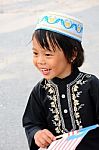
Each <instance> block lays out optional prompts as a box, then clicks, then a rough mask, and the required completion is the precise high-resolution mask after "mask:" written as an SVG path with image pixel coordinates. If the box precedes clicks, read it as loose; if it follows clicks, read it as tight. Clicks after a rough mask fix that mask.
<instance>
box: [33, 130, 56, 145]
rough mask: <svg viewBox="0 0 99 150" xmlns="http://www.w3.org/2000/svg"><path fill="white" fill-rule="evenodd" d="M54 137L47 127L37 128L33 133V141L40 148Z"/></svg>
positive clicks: (49, 142)
mask: <svg viewBox="0 0 99 150" xmlns="http://www.w3.org/2000/svg"><path fill="white" fill-rule="evenodd" d="M55 139H56V138H55V136H54V135H53V134H52V133H51V132H50V131H49V130H47V129H43V130H39V131H37V132H36V133H35V135H34V140H35V143H36V144H37V146H38V147H41V148H45V147H47V146H48V145H49V144H51V143H52V141H54V140H55Z"/></svg>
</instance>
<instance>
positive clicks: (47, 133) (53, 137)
mask: <svg viewBox="0 0 99 150" xmlns="http://www.w3.org/2000/svg"><path fill="white" fill-rule="evenodd" d="M43 132H44V133H45V134H46V136H47V137H48V139H50V140H51V141H53V140H55V139H56V137H55V136H54V135H53V134H52V133H51V132H50V131H49V130H47V129H44V130H43Z"/></svg>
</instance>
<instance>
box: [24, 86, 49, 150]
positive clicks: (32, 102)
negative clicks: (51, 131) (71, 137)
mask: <svg viewBox="0 0 99 150" xmlns="http://www.w3.org/2000/svg"><path fill="white" fill-rule="evenodd" d="M38 95H39V96H38ZM22 121H23V127H24V128H25V132H26V136H27V139H28V144H29V148H30V150H37V149H38V147H37V146H36V144H35V142H34V135H35V133H36V132H37V131H38V130H41V129H44V128H46V125H45V122H46V120H45V115H44V110H43V105H42V103H41V100H40V89H39V87H36V88H34V89H33V91H32V92H31V94H30V97H29V100H28V103H27V106H26V109H25V113H24V115H23V120H22Z"/></svg>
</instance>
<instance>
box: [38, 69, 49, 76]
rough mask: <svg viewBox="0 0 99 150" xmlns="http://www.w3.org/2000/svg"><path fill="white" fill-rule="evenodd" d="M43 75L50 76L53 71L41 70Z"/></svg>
mask: <svg viewBox="0 0 99 150" xmlns="http://www.w3.org/2000/svg"><path fill="white" fill-rule="evenodd" d="M40 70H41V72H42V74H43V75H48V74H49V73H50V70H51V69H45V68H44V69H40Z"/></svg>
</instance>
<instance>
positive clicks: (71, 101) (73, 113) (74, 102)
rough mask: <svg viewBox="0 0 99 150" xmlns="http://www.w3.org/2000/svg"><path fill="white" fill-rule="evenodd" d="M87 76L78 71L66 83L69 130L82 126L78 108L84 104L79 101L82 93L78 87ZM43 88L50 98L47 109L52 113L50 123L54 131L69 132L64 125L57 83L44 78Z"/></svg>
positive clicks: (83, 82)
mask: <svg viewBox="0 0 99 150" xmlns="http://www.w3.org/2000/svg"><path fill="white" fill-rule="evenodd" d="M89 77H90V75H87V74H83V73H80V74H79V75H78V76H77V78H76V79H75V80H74V81H73V82H71V83H70V84H68V85H67V100H68V107H69V113H70V117H71V123H72V129H71V131H72V130H75V129H78V128H79V129H80V128H82V127H83V126H82V121H81V116H80V112H79V110H80V109H81V108H83V107H84V104H81V103H80V101H79V99H80V96H81V94H82V91H81V90H80V88H79V87H80V86H81V85H83V84H85V83H86V82H87V81H88V78H89ZM44 88H45V90H47V92H48V94H47V97H48V98H49V100H50V108H49V110H50V112H51V113H52V114H53V119H52V123H53V125H54V126H55V131H56V133H64V131H66V132H69V131H68V130H67V129H66V127H65V123H64V119H63V116H62V111H61V108H60V101H59V100H58V99H59V92H58V91H57V85H54V83H53V82H52V81H50V82H49V81H46V80H45V85H44Z"/></svg>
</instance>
